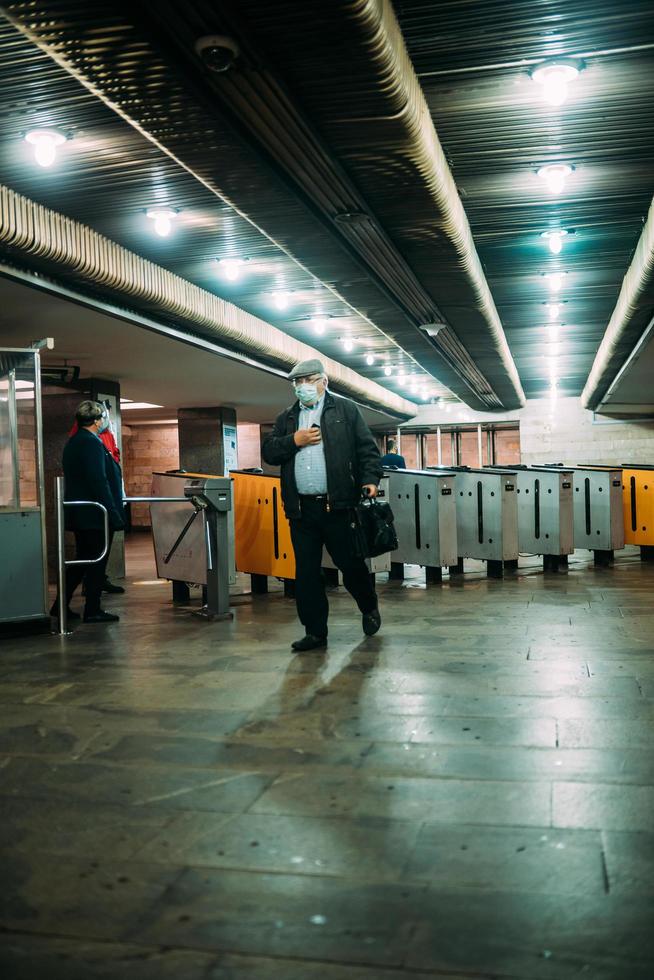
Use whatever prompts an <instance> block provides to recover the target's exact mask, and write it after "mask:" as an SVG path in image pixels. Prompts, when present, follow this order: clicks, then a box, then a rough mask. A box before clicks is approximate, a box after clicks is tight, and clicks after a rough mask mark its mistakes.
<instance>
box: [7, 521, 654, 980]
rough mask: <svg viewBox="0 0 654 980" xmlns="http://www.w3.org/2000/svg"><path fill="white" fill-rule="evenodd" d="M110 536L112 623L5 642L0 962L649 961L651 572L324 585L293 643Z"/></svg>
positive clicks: (321, 965) (390, 969) (605, 976)
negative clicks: (185, 593)
mask: <svg viewBox="0 0 654 980" xmlns="http://www.w3.org/2000/svg"><path fill="white" fill-rule="evenodd" d="M130 550H131V558H130V562H129V575H128V581H127V593H126V595H125V596H118V597H108V598H107V601H106V608H107V609H111V610H115V611H118V612H119V613H120V614H121V621H120V623H119V624H117V625H115V626H110V627H106V626H104V627H103V626H86V627H84V626H80V627H79V628H78V629H77V630H76V631H75V633H74V635H73V636H71V637H69V638H66V639H63V640H62V639H60V638H58V637H56V636H52V637H39V638H34V639H22V640H15V641H12V642H9V643H5V644H4V645H3V647H2V651H1V652H2V660H1V661H0V664H1V668H0V669H1V678H0V698H1V700H2V725H1V734H0V738H1V745H0V749H1V753H2V754H1V761H0V766H1V772H0V794H1V800H2V809H3V821H2V835H3V845H4V852H5V858H4V861H3V869H4V870H3V887H2V917H1V918H2V925H3V928H4V935H3V939H2V943H1V944H0V965H2V967H3V968H4V974H3V975H5V976H7V977H11V980H27V978H29V980H35V978H37V980H38V978H46V977H47V978H48V980H64V978H65V980H82V978H84V980H89V978H91V980H94V978H104V980H107V978H119V977H120V978H121V980H122V978H125V980H200V978H211V980H227V978H236V977H238V978H240V980H399V978H401V977H411V978H413V980H425V978H427V977H440V978H441V980H443V978H450V980H452V978H454V977H466V978H490V977H496V978H507V980H508V978H511V980H535V978H539V980H541V978H542V980H566V978H568V977H574V978H579V977H582V978H592V980H621V978H625V980H627V978H628V980H641V978H642V980H644V978H646V977H647V978H651V977H652V976H654V955H653V930H652V922H653V921H654V916H653V908H652V892H653V891H654V846H653V845H654V834H653V833H652V831H653V830H654V826H653V817H652V814H653V813H654V788H653V774H654V756H653V753H652V749H653V747H654V726H653V720H654V707H653V706H654V700H653V698H654V609H653V605H652V592H653V590H654V567H651V566H648V565H644V564H641V562H640V561H639V559H638V556H637V554H636V553H635V552H632V553H627V554H626V556H625V557H621V558H620V559H619V560H618V561H617V562H616V564H615V567H614V568H611V569H596V568H594V567H593V566H592V564H589V562H588V561H587V560H586V559H585V558H584V556H583V555H581V554H578V555H577V556H576V558H575V561H574V563H572V564H571V566H570V571H569V572H568V574H567V575H566V574H563V575H561V574H559V575H548V576H543V574H542V572H540V571H539V568H538V565H537V564H536V563H535V562H532V563H531V565H528V564H526V565H525V567H523V568H521V569H520V572H519V573H518V574H517V575H515V576H513V577H511V578H509V579H507V580H505V581H504V582H498V581H492V580H487V579H486V578H485V577H484V576H483V574H481V573H479V574H476V575H470V576H466V577H465V578H464V579H463V580H459V581H452V582H445V583H444V584H443V585H442V586H440V587H438V586H434V587H430V588H429V589H427V590H426V589H425V588H424V586H423V585H422V581H423V577H422V575H420V574H419V573H418V572H417V570H416V575H415V576H413V577H411V578H409V579H407V580H406V581H405V583H404V584H403V585H402V584H398V583H388V584H384V583H382V584H380V595H381V599H382V612H383V616H384V626H383V629H382V632H381V633H380V634H379V635H378V636H376V637H374V638H372V639H365V638H364V637H363V636H362V634H361V630H360V622H359V617H358V616H357V615H356V614H355V610H354V608H353V604H352V602H351V600H350V599H349V597H348V596H347V595H346V594H344V593H343V591H342V590H337V591H335V592H332V593H331V595H330V602H331V607H332V613H331V621H330V626H331V635H330V646H329V649H328V651H327V652H326V653H321V654H310V655H305V656H303V657H299V656H293V655H292V654H291V651H290V649H289V644H290V641H291V640H292V639H294V638H295V637H297V636H298V635H299V634H300V632H301V631H299V629H298V625H297V622H296V620H295V614H294V606H293V603H292V600H289V599H285V598H284V597H283V595H281V594H280V593H279V592H277V594H273V595H270V596H267V597H266V596H262V597H255V598H254V599H244V598H243V597H239V599H238V600H237V605H236V606H235V608H234V614H235V615H234V621H233V622H231V623H229V622H221V623H214V624H209V623H206V622H204V621H202V620H201V619H199V618H198V617H196V616H194V615H193V614H192V612H191V611H190V610H189V609H184V608H178V607H173V605H172V603H171V601H170V587H169V586H168V585H167V584H166V583H160V582H157V581H156V579H155V573H154V568H153V564H152V561H151V557H150V555H151V552H150V545H149V542H148V541H147V540H146V539H144V538H139V537H137V538H136V541H135V542H132V543H131V546H130Z"/></svg>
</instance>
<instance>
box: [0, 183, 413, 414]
mask: <svg viewBox="0 0 654 980" xmlns="http://www.w3.org/2000/svg"><path fill="white" fill-rule="evenodd" d="M0 248H2V250H3V251H4V252H5V253H6V254H7V255H8V256H9V257H10V258H13V259H14V260H15V259H16V258H22V259H29V260H30V267H34V265H37V266H39V267H41V268H43V269H44V270H45V271H48V272H52V273H55V274H57V275H58V276H60V277H61V276H63V277H65V278H66V279H69V280H73V281H74V282H76V283H81V284H83V285H85V286H86V287H87V288H88V287H92V288H93V290H94V291H95V292H99V293H100V295H102V296H111V297H112V298H114V299H118V300H119V301H120V302H122V303H123V304H127V303H130V304H131V305H133V306H134V307H135V308H136V309H138V310H141V311H145V312H147V313H149V314H151V315H154V316H155V317H156V316H160V317H162V318H164V319H165V320H166V321H170V322H172V323H174V324H175V326H177V327H179V326H180V324H183V325H184V326H185V327H186V328H187V329H189V331H193V332H196V333H197V334H198V335H200V336H203V337H205V338H208V339H210V340H214V341H215V340H219V341H220V342H221V343H223V344H224V345H225V346H226V347H229V348H230V349H232V350H235V351H239V352H244V353H248V354H250V355H252V356H254V357H256V358H258V359H259V360H260V362H262V363H263V364H268V365H271V366H275V367H277V368H282V369H285V370H286V369H287V370H290V368H291V367H292V366H293V365H294V364H296V363H297V362H298V361H302V360H305V359H306V358H309V357H321V359H322V361H323V363H324V364H325V370H326V371H327V374H328V376H329V378H330V382H331V384H332V387H334V388H335V389H336V390H337V391H340V392H342V393H343V394H346V395H349V396H351V397H352V398H354V399H356V400H357V401H361V402H364V403H365V404H367V405H369V406H371V407H373V408H377V409H381V410H382V411H385V412H390V413H391V414H393V415H397V416H400V417H403V418H411V417H412V416H413V415H415V414H416V406H415V405H413V403H412V402H408V401H406V400H405V399H403V398H400V397H399V396H398V395H395V394H393V393H392V392H389V391H387V390H386V389H385V388H382V386H381V385H378V384H376V383H375V382H374V381H369V380H367V379H366V378H363V377H362V376H361V375H358V374H357V373H356V372H355V371H351V370H350V369H349V368H347V367H344V366H343V365H341V364H339V363H338V362H336V361H332V360H330V359H328V358H324V357H322V355H321V354H320V353H319V351H316V350H314V349H313V348H312V347H309V346H308V345H307V344H302V343H300V342H299V341H297V340H294V339H293V338H292V337H289V336H288V335H287V334H285V333H283V332H282V331H281V330H278V329H277V328H276V327H273V326H272V325H271V324H269V323H266V322H265V321H263V320H260V319H258V318H257V317H255V316H252V315H251V314H249V313H246V312H245V311H243V310H240V309H239V308H238V307H237V306H234V305H233V304H232V303H228V302H227V301H226V300H223V299H221V298H220V297H218V296H215V295H214V294H213V293H210V292H208V291H207V290H204V289H201V288H200V287H199V286H195V285H193V284H192V283H190V282H188V281H187V280H185V279H182V278H180V277H179V276H176V275H174V274H173V273H171V272H168V271H167V270H166V269H163V268H161V266H157V265H155V264H154V263H152V262H148V261H147V260H146V259H143V258H141V257H140V256H139V255H135V254H134V253H133V252H130V251H128V250H127V249H126V248H123V247H122V246H120V245H117V244H116V243H115V242H112V241H110V240H109V239H108V238H104V237H103V236H102V235H99V234H98V233H97V232H95V231H93V230H92V229H91V228H87V227H85V226H84V225H81V224H79V223H78V222H75V221H72V220H71V219H70V218H66V217H64V216H63V215H61V214H57V213H56V212H54V211H50V210H49V209H48V208H44V207H42V206H41V205H39V204H35V203H34V202H33V201H30V200H28V199H27V198H25V197H22V196H21V195H19V194H16V193H15V192H14V191H12V190H10V189H9V188H8V187H3V186H0Z"/></svg>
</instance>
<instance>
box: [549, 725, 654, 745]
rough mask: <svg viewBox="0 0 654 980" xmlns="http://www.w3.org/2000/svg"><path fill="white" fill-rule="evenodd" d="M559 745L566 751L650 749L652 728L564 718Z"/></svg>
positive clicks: (652, 742) (652, 741) (652, 738)
mask: <svg viewBox="0 0 654 980" xmlns="http://www.w3.org/2000/svg"><path fill="white" fill-rule="evenodd" d="M559 745H561V746H563V747H570V748H602V747H606V748H627V747H630V748H643V749H645V748H649V749H652V748H654V725H652V724H647V723H643V721H641V720H634V719H631V718H602V719H598V718H566V719H563V720H562V721H561V722H559Z"/></svg>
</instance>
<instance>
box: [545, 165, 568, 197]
mask: <svg viewBox="0 0 654 980" xmlns="http://www.w3.org/2000/svg"><path fill="white" fill-rule="evenodd" d="M571 173H572V167H571V166H569V165H568V164H567V163H551V164H548V166H546V167H541V168H540V170H539V171H537V176H538V177H540V178H541V179H542V180H544V181H545V183H546V185H547V189H548V191H549V192H550V194H560V193H561V192H562V191H563V190H564V188H565V179H566V177H568V176H569V175H570V174H571Z"/></svg>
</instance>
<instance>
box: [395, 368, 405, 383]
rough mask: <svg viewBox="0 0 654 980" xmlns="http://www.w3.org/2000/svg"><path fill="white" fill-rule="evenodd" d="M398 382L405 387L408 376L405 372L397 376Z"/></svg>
mask: <svg viewBox="0 0 654 980" xmlns="http://www.w3.org/2000/svg"><path fill="white" fill-rule="evenodd" d="M397 380H398V384H401V385H403V384H404V383H405V381H406V374H404V372H403V371H400V373H399V374H398V376H397Z"/></svg>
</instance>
